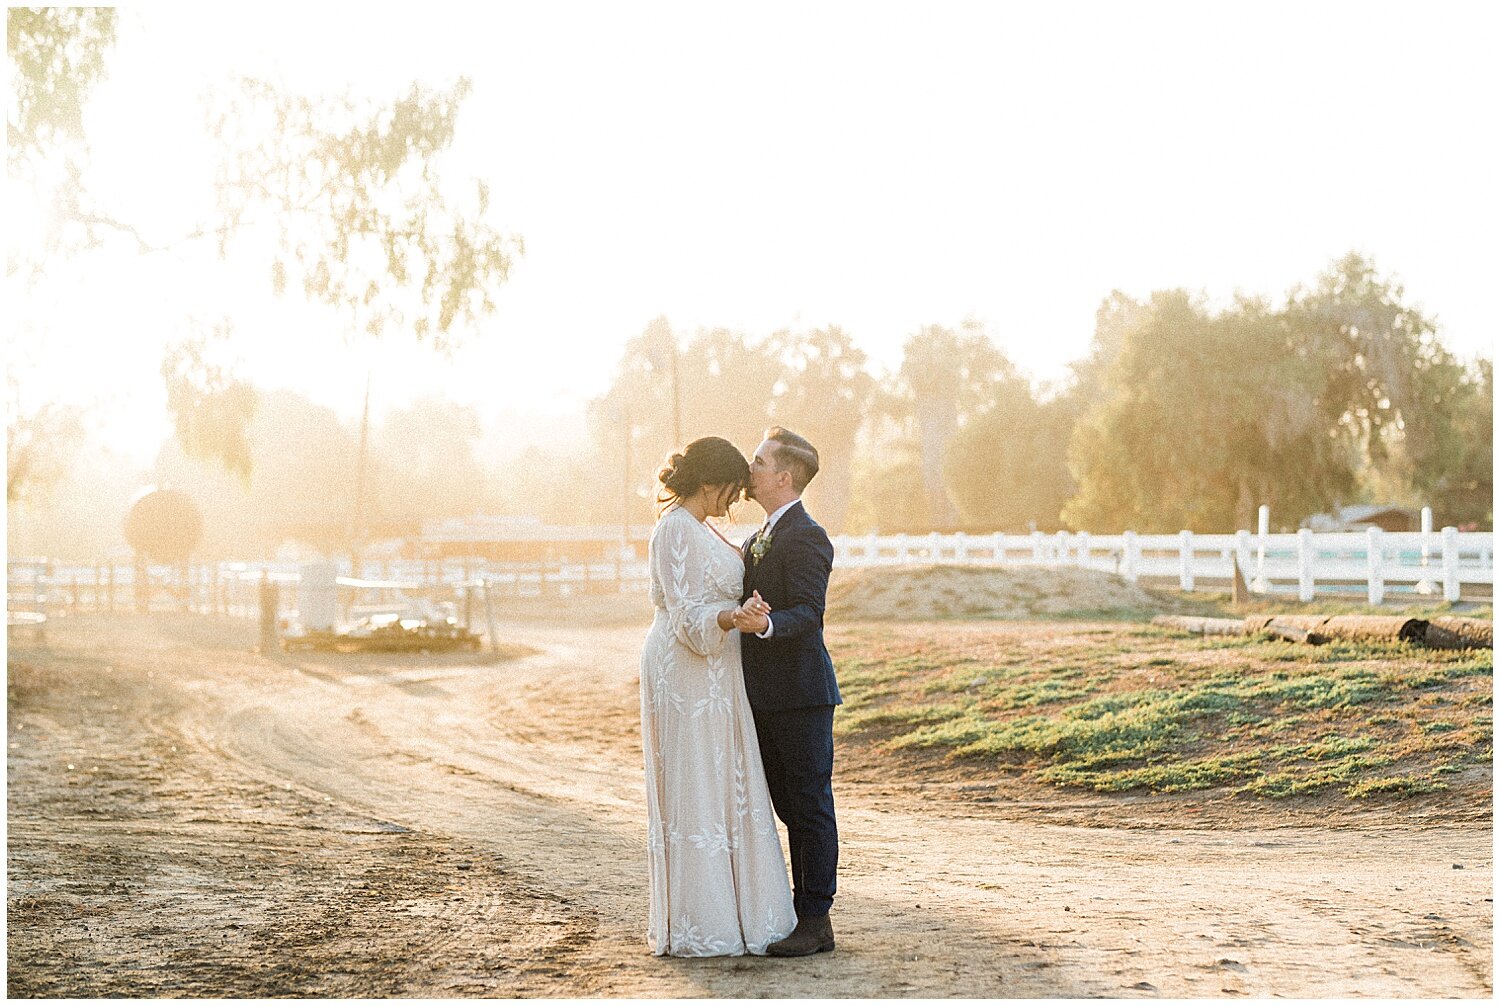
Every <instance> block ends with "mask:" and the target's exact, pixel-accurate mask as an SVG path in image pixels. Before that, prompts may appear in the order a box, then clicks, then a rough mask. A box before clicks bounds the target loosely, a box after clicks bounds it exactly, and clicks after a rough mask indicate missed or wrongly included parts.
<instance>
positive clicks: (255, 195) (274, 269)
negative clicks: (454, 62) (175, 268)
mask: <svg viewBox="0 0 1500 1006" xmlns="http://www.w3.org/2000/svg"><path fill="white" fill-rule="evenodd" d="M115 24H116V20H115V15H114V13H113V12H112V11H108V10H94V9H57V8H48V9H44V10H30V11H28V10H11V11H10V12H9V13H8V16H7V29H8V37H9V43H10V47H9V48H10V53H11V58H12V63H13V66H14V71H13V75H12V76H13V85H14V87H13V100H12V103H11V106H10V113H9V120H8V121H9V137H10V148H9V154H10V157H9V161H10V169H11V179H12V182H13V183H14V182H15V181H16V180H17V179H20V180H22V181H25V182H29V183H30V184H31V186H32V188H33V189H34V190H35V191H36V192H37V194H38V197H39V198H43V199H48V200H50V202H51V204H52V211H53V212H51V213H50V214H49V215H48V218H49V219H51V220H52V221H54V227H53V228H52V230H51V232H50V234H49V237H48V238H47V240H46V241H45V242H44V244H43V246H41V247H34V248H29V249H25V250H24V251H25V253H26V254H28V255H29V256H30V257H31V259H32V260H33V265H34V266H35V267H36V269H40V267H42V266H51V265H54V264H55V263H54V262H53V261H52V260H53V259H55V258H57V257H58V256H67V255H72V254H75V253H77V252H79V251H82V250H84V249H86V248H89V247H92V246H94V245H96V244H99V243H100V242H101V241H102V239H103V237H104V236H105V235H110V234H112V235H116V236H119V237H123V238H124V239H125V240H126V241H128V242H131V243H133V245H134V247H135V248H136V250H138V251H140V252H142V253H149V252H156V251H161V250H163V249H164V248H168V247H172V248H176V247H179V246H181V245H183V244H187V243H191V242H195V241H199V240H202V239H205V238H210V237H211V238H214V239H216V241H217V246H218V251H219V254H220V256H221V257H227V255H228V253H229V250H230V248H231V247H232V246H238V245H240V244H242V242H241V241H240V240H239V239H240V238H241V236H242V235H243V234H244V233H245V231H246V230H248V229H249V228H250V225H253V224H257V223H261V224H267V225H269V226H270V227H271V228H273V229H274V232H275V235H276V246H275V247H276V249H277V251H276V253H275V254H274V257H273V258H272V260H271V261H268V262H266V264H265V268H266V271H267V273H268V275H269V276H270V282H271V285H272V287H273V289H275V290H277V291H278V292H280V291H281V290H283V289H284V288H285V286H286V285H287V283H288V282H289V281H291V282H294V283H297V284H299V285H300V286H301V288H302V290H303V292H304V293H305V294H306V295H307V297H308V298H309V299H310V300H312V301H313V302H315V303H321V304H325V305H329V306H330V307H332V308H334V309H336V310H338V311H341V312H342V313H343V314H344V315H345V317H346V318H347V319H348V322H349V326H350V330H351V331H358V332H361V333H363V334H366V335H368V336H371V337H378V336H381V335H382V334H385V333H387V332H389V331H391V330H395V329H398V328H399V329H404V330H405V331H406V332H408V333H409V334H411V335H412V336H414V337H415V338H417V339H418V340H420V341H425V342H428V343H429V344H431V345H432V346H433V347H434V348H435V349H437V350H438V351H440V352H447V351H450V350H451V349H452V348H453V347H454V346H456V345H457V344H458V342H459V341H460V339H461V338H462V336H463V335H464V333H466V332H468V331H472V330H474V329H475V328H477V325H478V323H479V321H480V320H481V319H483V318H484V317H486V316H487V315H489V314H490V313H491V312H492V311H493V310H494V307H495V293H496V291H497V290H498V288H499V287H500V286H501V285H502V284H503V283H504V282H505V280H506V279H507V278H508V275H509V270H510V267H511V265H512V263H513V261H514V258H515V257H516V256H519V255H520V254H522V253H523V251H524V246H523V243H522V242H521V240H520V239H519V238H517V237H508V236H506V235H503V234H501V233H500V232H499V231H497V230H496V229H495V228H494V227H492V226H491V225H490V223H489V222H488V219H487V218H488V214H489V202H490V193H489V190H488V187H487V185H486V184H485V183H484V182H482V181H474V182H473V183H472V185H471V186H469V187H467V189H466V190H465V191H464V192H463V194H462V195H460V194H459V189H458V188H457V187H456V186H455V185H454V184H453V183H452V180H451V179H447V178H445V176H444V175H443V173H442V172H441V171H440V170H439V165H440V161H441V155H442V154H443V152H444V151H445V150H447V149H448V148H449V147H450V146H451V144H452V141H453V138H454V136H455V133H456V129H457V116H458V110H459V107H460V105H461V104H462V102H463V100H464V98H465V97H466V96H467V95H468V93H469V84H468V82H467V81H466V80H463V79H460V80H459V81H458V82H457V83H456V84H455V85H454V86H452V87H451V88H448V89H447V90H431V89H428V88H424V87H422V86H420V85H416V84H414V85H412V86H411V87H409V88H408V89H407V90H406V92H405V93H403V94H401V95H399V96H397V97H396V98H395V99H394V100H393V101H391V102H387V103H381V102H378V101H375V100H373V99H362V100H361V99H355V98H353V97H349V96H345V97H342V98H326V97H305V96H298V95H290V94H285V93H282V92H281V91H280V90H278V89H277V88H276V87H274V86H272V85H270V84H268V83H266V82H263V81H255V80H241V81H239V82H238V84H237V86H236V87H235V88H234V89H233V90H232V91H231V92H228V93H224V92H221V93H219V94H218V95H216V96H215V97H214V99H213V100H212V102H211V105H212V108H213V111H212V112H211V129H212V130H213V133H214V135H215V136H216V137H217V138H218V140H219V141H220V143H221V145H222V147H223V151H224V156H223V161H222V163H221V165H220V167H219V170H218V172H217V176H216V178H214V179H213V181H214V182H215V183H216V192H217V196H218V199H219V206H218V208H219V211H220V214H219V219H217V220H212V221H206V222H204V223H203V224H202V225H201V226H199V227H197V228H196V229H194V230H192V231H191V232H189V233H187V234H184V235H182V236H181V237H180V238H178V239H176V240H174V241H171V242H169V243H167V244H162V243H160V242H159V241H158V240H153V239H149V238H148V237H147V236H146V235H145V234H144V233H143V232H142V231H141V230H140V229H139V228H138V227H136V226H135V225H134V224H133V223H132V222H131V221H129V220H122V219H119V218H118V217H117V216H115V215H114V214H112V213H111V212H109V210H108V208H107V207H102V206H99V205H96V204H95V202H94V200H93V199H92V198H91V197H90V194H89V190H88V186H87V184H86V180H87V158H86V154H87V141H86V137H85V136H84V130H83V109H84V105H85V102H86V99H87V97H88V94H89V93H90V90H91V89H92V87H93V85H94V84H95V83H96V82H97V81H98V80H99V79H100V78H101V77H102V76H103V74H104V72H105V69H106V55H107V53H108V50H109V49H110V47H111V46H112V45H113V44H114V38H115ZM205 181H207V179H205ZM80 235H81V236H80ZM64 238H66V240H64ZM19 262H20V259H19V258H17V257H13V258H12V260H11V261H10V263H9V264H8V274H14V273H16V272H17V271H19V269H20V265H19ZM224 343H225V340H223V339H222V338H218V337H216V336H215V334H214V333H211V332H206V331H204V330H202V329H201V328H194V329H191V330H190V331H189V332H188V334H187V335H185V336H184V337H183V338H181V339H180V340H178V341H177V342H176V343H175V344H174V345H173V346H171V347H170V348H169V349H168V351H167V353H166V355H165V358H164V359H163V363H162V376H163V379H164V381H165V382H166V385H167V393H168V400H169V407H170V409H171V412H172V415H173V417H174V419H175V421H176V424H177V429H178V433H179V436H180V438H181V441H182V443H183V445H184V446H185V448H186V449H187V450H188V451H190V452H191V453H193V454H194V455H195V456H198V457H214V458H216V459H217V460H218V461H220V462H221V463H223V464H225V465H226V466H227V467H229V468H230V469H231V470H233V471H235V472H237V473H238V474H240V475H241V477H247V475H248V469H247V467H246V466H247V465H249V464H251V463H252V458H251V455H250V453H248V452H247V450H246V449H245V444H246V437H247V432H246V431H247V429H248V425H249V423H250V421H251V410H252V408H253V399H252V398H251V396H249V394H248V391H247V389H246V388H245V387H244V386H243V383H242V382H239V381H238V380H237V379H236V378H235V377H234V376H233V372H234V369H235V368H234V362H233V361H232V360H226V359H224V358H223V357H224V356H225V354H224V352H223V349H224ZM210 358H213V359H215V361H216V362H215V363H213V364H212V365H210V364H209V363H208V362H207V361H208V360H209V359H210ZM12 425H14V422H13V423H12ZM31 425H32V427H33V428H40V425H39V424H36V423H32V424H31ZM20 433H21V431H20V430H19V429H18V430H17V431H16V432H15V433H14V434H13V435H12V436H11V437H10V439H11V440H12V441H14V440H16V439H17V438H18V437H19V436H20Z"/></svg>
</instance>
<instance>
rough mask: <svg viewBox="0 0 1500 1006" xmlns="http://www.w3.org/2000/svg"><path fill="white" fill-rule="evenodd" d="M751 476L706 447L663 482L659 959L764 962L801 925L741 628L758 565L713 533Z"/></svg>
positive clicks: (655, 671) (654, 826) (646, 687)
mask: <svg viewBox="0 0 1500 1006" xmlns="http://www.w3.org/2000/svg"><path fill="white" fill-rule="evenodd" d="M749 474H750V468H749V465H748V464H747V463H746V462H745V457H744V455H742V454H741V453H740V452H739V450H737V449H736V448H735V446H734V445H733V444H731V443H730V442H729V441H727V440H724V439H722V438H720V437H703V438H702V439H700V440H694V441H693V442H692V443H690V444H688V445H687V447H686V448H685V449H684V450H683V451H682V453H680V454H673V455H672V456H671V458H669V459H668V460H667V463H666V466H665V467H663V468H662V469H661V471H660V472H659V473H658V475H657V478H658V480H659V481H660V482H661V484H662V489H661V494H660V495H659V497H658V502H659V504H660V505H661V507H662V513H661V518H660V519H659V520H658V521H657V524H656V528H655V530H654V531H652V533H651V548H650V561H651V600H652V603H653V604H654V605H655V608H656V618H655V621H653V622H652V623H651V631H650V633H649V634H648V635H647V636H646V644H645V648H644V650H643V652H642V653H641V747H642V749H643V751H644V754H645V762H646V815H647V817H646V826H647V836H646V848H647V852H648V855H649V863H650V866H649V882H650V891H651V911H650V918H649V922H648V927H647V933H646V939H647V941H648V943H649V944H650V947H651V951H652V953H655V954H659V955H660V954H671V955H673V956H677V957H714V956H720V955H737V954H743V953H747V952H748V953H752V954H763V953H765V951H766V946H767V944H770V943H774V942H776V941H777V940H780V939H782V938H783V937H785V936H786V935H787V934H788V933H790V932H791V931H792V928H793V927H794V926H795V925H796V924H797V915H796V912H795V911H793V908H792V892H791V886H790V885H789V883H788V882H787V875H786V863H785V862H784V861H783V859H782V858H781V843H780V840H779V839H778V838H777V834H776V822H775V818H774V817H773V816H772V811H771V797H770V793H769V791H768V790H767V788H766V778H765V771H764V769H763V768H762V767H761V759H760V747H759V745H758V743H757V742H756V737H755V721H754V720H753V719H752V718H751V713H750V703H749V700H748V699H747V698H746V697H745V682H744V676H743V672H742V670H741V665H740V640H739V631H738V630H737V629H735V628H734V612H735V611H736V609H737V608H738V607H739V604H738V599H739V597H740V592H741V590H742V589H743V584H744V575H745V567H744V562H743V561H742V560H741V558H740V553H739V549H737V548H736V547H735V546H734V545H732V544H730V543H729V541H728V540H727V539H725V538H724V537H723V536H721V535H720V534H719V533H718V531H716V530H715V529H714V528H713V527H712V526H711V525H709V524H708V523H707V521H706V520H705V518H707V517H719V516H723V515H724V514H726V513H727V512H728V510H729V504H730V502H731V501H733V500H735V499H737V498H738V497H739V494H740V490H741V489H742V488H743V487H744V485H745V484H746V483H747V482H748V480H749ZM751 604H754V605H756V606H757V607H756V611H759V612H765V611H767V610H769V609H767V608H766V607H765V606H764V603H763V602H761V601H759V599H758V598H755V599H752V600H751V601H748V602H746V606H747V607H746V610H750V609H749V605H751Z"/></svg>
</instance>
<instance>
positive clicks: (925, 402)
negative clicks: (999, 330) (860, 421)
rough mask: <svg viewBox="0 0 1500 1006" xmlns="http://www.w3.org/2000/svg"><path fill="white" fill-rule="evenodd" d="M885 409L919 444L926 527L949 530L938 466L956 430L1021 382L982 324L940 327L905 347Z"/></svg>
mask: <svg viewBox="0 0 1500 1006" xmlns="http://www.w3.org/2000/svg"><path fill="white" fill-rule="evenodd" d="M896 378H897V379H896V384H895V388H894V390H893V392H892V393H890V394H889V395H888V396H887V397H886V398H885V400H884V401H885V405H884V408H885V410H886V411H887V412H889V413H890V414H891V415H892V416H893V417H894V418H896V419H898V420H905V421H910V422H911V423H912V424H913V427H914V433H915V436H916V438H917V442H918V444H919V445H920V451H921V459H922V483H923V487H924V493H925V495H926V499H927V513H928V526H929V527H932V528H946V527H951V526H953V524H954V522H955V521H956V520H957V516H958V515H957V512H956V511H955V509H954V506H953V502H952V500H950V499H949V497H948V491H947V486H946V484H945V479H944V472H943V465H944V458H945V455H946V452H947V450H948V443H949V441H950V440H951V439H952V437H953V435H954V433H955V432H957V430H958V428H959V427H960V425H962V424H963V423H964V422H965V421H967V419H968V418H969V417H970V416H972V415H975V414H977V413H979V412H981V411H983V410H984V409H985V408H986V407H987V406H988V404H989V403H990V402H991V401H992V400H993V398H994V395H995V394H996V388H997V386H999V385H1008V384H1014V383H1015V382H1018V381H1021V377H1020V375H1019V374H1018V373H1017V372H1016V369H1015V366H1014V364H1012V363H1011V362H1010V360H1009V359H1008V358H1007V357H1006V356H1005V354H1003V353H1001V352H1000V351H999V350H998V349H996V348H995V346H994V344H993V343H992V342H991V341H990V338H989V336H988V335H987V334H985V331H984V329H983V327H982V326H981V325H979V324H978V323H977V322H973V321H967V322H965V323H964V324H963V325H962V326H961V327H960V330H959V331H956V332H955V331H953V330H952V329H948V328H944V327H942V326H940V325H928V326H926V327H925V328H923V329H921V330H919V331H918V332H917V333H916V334H914V335H913V336H912V337H911V338H910V339H908V340H907V342H906V346H905V355H904V357H903V359H902V361H901V369H900V371H899V372H898V373H897V375H896Z"/></svg>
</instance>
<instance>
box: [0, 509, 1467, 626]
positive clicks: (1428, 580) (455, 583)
mask: <svg viewBox="0 0 1500 1006" xmlns="http://www.w3.org/2000/svg"><path fill="white" fill-rule="evenodd" d="M833 545H834V552H835V558H834V564H835V565H836V566H838V567H840V568H861V567H876V566H903V565H912V564H939V565H960V566H982V567H1005V566H1071V567H1078V568H1082V569H1093V570H1099V571H1101V572H1106V573H1115V574H1118V575H1120V576H1122V577H1124V578H1125V579H1126V580H1129V581H1132V582H1135V581H1140V580H1143V579H1147V580H1152V581H1155V582H1162V581H1167V582H1175V585H1176V586H1177V587H1179V588H1180V589H1182V590H1184V591H1192V590H1199V589H1204V588H1205V587H1207V586H1209V585H1210V584H1213V585H1214V586H1220V585H1221V584H1225V583H1228V582H1229V581H1230V579H1231V578H1232V576H1233V574H1234V567H1235V565H1236V564H1238V566H1239V569H1240V571H1241V573H1242V575H1243V576H1244V577H1245V579H1246V581H1247V583H1248V585H1249V586H1250V589H1251V590H1253V591H1256V592H1259V593H1268V594H1288V595H1290V594H1295V595H1296V596H1297V597H1298V598H1299V599H1300V600H1303V601H1310V600H1312V599H1313V598H1314V596H1316V595H1317V594H1318V593H1319V592H1324V593H1326V592H1330V591H1337V592H1344V593H1347V592H1350V591H1358V592H1362V593H1364V594H1365V595H1366V597H1367V598H1368V600H1369V602H1370V603H1371V604H1380V603H1382V602H1383V601H1384V600H1385V598H1386V596H1387V594H1388V593H1414V594H1419V595H1431V596H1433V597H1437V596H1441V597H1443V598H1444V599H1446V600H1449V601H1457V600H1459V598H1460V597H1461V596H1462V595H1463V593H1464V590H1465V588H1468V589H1469V592H1470V593H1471V594H1480V595H1488V594H1491V593H1492V589H1493V585H1494V562H1493V559H1494V535H1493V533H1491V532H1488V531H1483V532H1460V531H1458V530H1456V529H1454V528H1444V529H1443V530H1441V531H1432V532H1389V531H1380V530H1378V529H1376V530H1370V531H1367V532H1347V531H1346V532H1328V533H1315V532H1312V531H1307V530H1303V531H1299V532H1297V533H1296V534H1252V533H1251V532H1249V531H1240V532H1237V533H1235V534H1194V533H1192V532H1189V531H1182V532H1180V533H1178V534H1166V535H1162V534H1151V535H1146V534H1135V533H1134V532H1130V531H1127V532H1125V533H1124V534H1119V535H1091V534H1087V533H1083V532H1077V533H1070V532H1066V531H1063V532H1058V533H1057V534H1041V533H1033V534H1029V535H1021V534H990V535H966V534H946V535H945V534H928V535H858V536H841V537H837V538H834V539H833ZM337 571H338V574H339V576H338V588H339V592H340V597H341V607H342V608H343V609H344V611H345V612H346V613H350V612H353V611H355V609H369V608H371V607H375V608H379V607H381V606H382V605H386V606H389V605H390V604H391V603H393V602H394V601H395V600H396V599H397V598H399V597H400V596H402V595H403V594H410V593H412V592H426V593H427V594H429V595H430V594H432V593H433V592H437V593H441V594H444V595H445V596H447V597H449V598H453V599H459V600H466V599H467V595H466V594H465V593H464V592H465V591H468V590H472V589H476V588H481V587H482V588H483V589H485V590H487V591H488V592H489V594H490V596H491V597H492V598H497V599H502V600H503V599H505V598H524V597H548V596H568V595H573V594H594V593H604V594H609V593H628V592H632V591H643V590H644V589H645V584H646V581H647V580H648V578H649V571H648V568H647V565H646V563H645V562H642V561H640V560H636V561H627V560H623V559H621V560H616V561H613V562H590V563H585V562H566V561H562V562H552V563H501V562H486V561H484V560H479V559H468V560H460V559H451V560H443V561H435V560H434V561H420V560H413V561H404V560H398V561H392V562H382V563H378V564H374V565H373V567H371V566H370V565H367V567H366V569H365V570H364V572H365V573H366V574H367V576H366V578H355V577H354V576H353V575H352V574H353V570H352V568H350V565H349V563H348V562H347V561H345V562H343V563H341V564H338V570H337ZM300 578H301V575H300V566H299V565H298V564H296V563H219V564H217V565H200V566H192V567H188V568H180V569H174V568H170V567H161V566H152V567H149V568H147V569H146V570H145V571H144V579H143V580H142V579H141V578H140V576H139V573H138V571H137V569H136V568H135V567H134V566H132V565H129V564H120V563H113V564H111V563H98V564H66V563H60V562H51V561H48V560H45V559H10V560H8V561H7V592H6V609H7V613H8V615H9V618H8V621H9V623H10V624H11V625H23V626H24V625H30V626H36V625H37V624H38V619H41V620H42V621H44V620H45V618H46V617H47V616H48V615H49V614H51V615H56V614H60V613H64V612H69V611H115V610H120V611H128V610H136V611H150V610H160V609H162V608H169V609H177V610H184V611H199V612H216V613H220V614H226V615H235V616H241V617H247V618H253V617H257V616H258V614H259V611H260V585H261V584H262V583H263V582H266V581H270V582H274V583H277V584H279V585H282V586H286V587H292V588H293V589H287V590H281V591H279V596H280V602H279V603H280V605H281V607H282V612H283V614H286V615H290V614H293V613H295V610H296V604H297V593H298V592H297V590H296V589H295V586H296V585H297V584H298V583H299V581H300ZM1484 588H1490V590H1485V589H1484ZM1221 589H1222V587H1221Z"/></svg>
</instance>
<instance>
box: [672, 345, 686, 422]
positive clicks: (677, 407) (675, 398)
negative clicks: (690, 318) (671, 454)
mask: <svg viewBox="0 0 1500 1006" xmlns="http://www.w3.org/2000/svg"><path fill="white" fill-rule="evenodd" d="M672 446H673V448H674V449H679V450H680V449H681V448H682V446H683V444H682V395H681V394H680V393H679V392H678V390H677V337H676V336H673V337H672Z"/></svg>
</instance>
